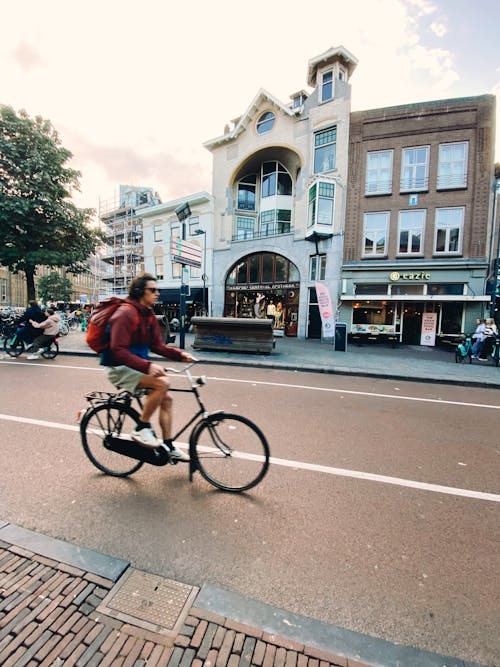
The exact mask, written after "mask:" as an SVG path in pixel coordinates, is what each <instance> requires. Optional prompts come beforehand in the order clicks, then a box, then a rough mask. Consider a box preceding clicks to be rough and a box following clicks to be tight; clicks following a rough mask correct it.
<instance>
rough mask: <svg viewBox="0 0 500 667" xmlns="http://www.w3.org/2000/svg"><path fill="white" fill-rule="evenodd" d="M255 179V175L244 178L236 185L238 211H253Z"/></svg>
mask: <svg viewBox="0 0 500 667" xmlns="http://www.w3.org/2000/svg"><path fill="white" fill-rule="evenodd" d="M256 182H257V177H256V176H255V174H251V175H248V176H245V177H244V178H242V179H241V181H240V182H239V183H238V205H237V206H238V209H239V210H240V211H255V188H256Z"/></svg>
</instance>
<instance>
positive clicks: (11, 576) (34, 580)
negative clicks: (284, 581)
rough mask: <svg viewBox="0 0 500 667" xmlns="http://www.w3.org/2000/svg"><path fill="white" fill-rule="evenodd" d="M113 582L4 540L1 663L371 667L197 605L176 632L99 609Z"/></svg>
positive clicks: (0, 549) (17, 666) (14, 666)
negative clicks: (147, 627)
mask: <svg viewBox="0 0 500 667" xmlns="http://www.w3.org/2000/svg"><path fill="white" fill-rule="evenodd" d="M114 584H115V582H114V581H111V580H110V579H106V578H103V577H100V576H97V575H95V574H93V573H91V572H86V571H84V570H81V569H79V568H77V567H74V566H71V565H67V564H64V563H61V562H58V561H56V560H53V559H51V558H47V557H45V556H42V555H39V554H36V553H33V552H31V551H29V550H27V549H25V548H22V547H18V546H15V545H11V544H9V543H7V542H3V541H1V542H0V665H2V667H25V666H26V667H63V666H64V667H72V666H75V667H86V666H87V667H96V666H97V665H100V666H102V667H189V666H192V667H202V666H204V667H226V666H227V667H250V666H251V665H256V666H258V667H334V666H336V667H365V666H366V663H363V662H360V661H358V660H355V659H347V658H345V657H342V656H337V655H334V654H332V653H327V652H325V651H322V650H319V649H316V648H314V647H312V646H306V645H304V644H302V643H298V642H295V641H293V640H290V639H287V638H285V637H279V636H277V635H273V634H269V633H267V632H265V631H264V630H261V629H258V628H254V627H251V626H248V625H245V624H242V623H239V622H236V621H234V620H232V619H230V618H226V617H224V616H221V615H219V614H216V613H214V612H212V611H207V610H205V609H200V608H196V607H192V608H191V609H190V610H189V612H188V616H187V618H186V619H185V622H184V625H183V627H182V628H181V630H180V633H179V634H178V635H177V636H176V637H167V636H165V635H162V634H158V633H155V632H151V631H150V630H145V629H144V628H141V627H138V626H135V625H133V624H131V623H130V622H128V623H125V622H122V621H120V620H117V619H115V618H112V617H111V616H107V615H104V614H102V613H100V612H98V611H97V610H96V609H97V607H98V606H99V604H100V603H101V602H102V601H103V599H104V597H105V596H106V595H107V593H108V592H109V591H110V590H111V588H112V587H113V586H114Z"/></svg>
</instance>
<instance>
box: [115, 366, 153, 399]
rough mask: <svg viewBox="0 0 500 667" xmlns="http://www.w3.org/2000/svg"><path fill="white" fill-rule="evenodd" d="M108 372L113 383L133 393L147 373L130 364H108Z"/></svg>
mask: <svg viewBox="0 0 500 667" xmlns="http://www.w3.org/2000/svg"><path fill="white" fill-rule="evenodd" d="M106 372H107V374H108V380H109V381H110V382H111V384H114V385H115V387H118V388H119V389H126V390H127V391H130V393H131V394H132V393H134V391H135V390H136V389H137V385H138V384H139V382H140V381H141V380H142V378H143V377H144V375H145V374H144V373H141V372H140V371H136V370H135V369H134V368H129V367H128V366H108V368H107V369H106Z"/></svg>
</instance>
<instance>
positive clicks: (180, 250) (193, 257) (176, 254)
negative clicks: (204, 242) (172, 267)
mask: <svg viewBox="0 0 500 667" xmlns="http://www.w3.org/2000/svg"><path fill="white" fill-rule="evenodd" d="M171 251H172V260H173V261H174V262H177V263H178V264H188V265H189V266H195V267H198V268H199V267H201V253H202V251H201V247H200V246H199V245H197V244H196V243H190V242H189V241H183V240H182V239H181V238H173V239H172V246H171Z"/></svg>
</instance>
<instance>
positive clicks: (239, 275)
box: [236, 262, 247, 285]
mask: <svg viewBox="0 0 500 667" xmlns="http://www.w3.org/2000/svg"><path fill="white" fill-rule="evenodd" d="M236 282H237V283H238V285H241V284H242V283H246V282H247V263H246V262H240V264H238V266H237V269H236Z"/></svg>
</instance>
